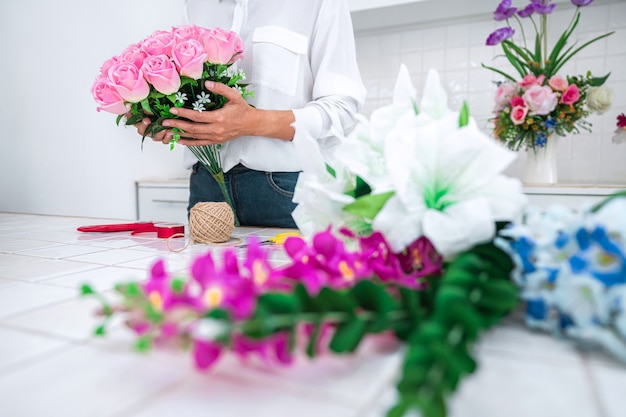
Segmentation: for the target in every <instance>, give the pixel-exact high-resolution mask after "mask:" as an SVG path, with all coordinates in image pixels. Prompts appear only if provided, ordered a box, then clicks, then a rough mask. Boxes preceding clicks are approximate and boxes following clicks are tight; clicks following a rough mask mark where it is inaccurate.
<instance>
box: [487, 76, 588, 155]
mask: <svg viewBox="0 0 626 417" xmlns="http://www.w3.org/2000/svg"><path fill="white" fill-rule="evenodd" d="M592 80H593V79H592V78H591V77H590V76H588V77H567V78H563V77H561V76H559V75H554V76H552V77H551V78H549V79H547V78H546V77H545V76H544V75H540V76H539V77H535V76H534V75H532V74H529V75H526V76H525V77H524V78H523V79H522V80H521V81H517V82H514V81H506V82H502V83H501V84H500V85H499V86H498V88H497V90H496V93H495V106H494V113H495V118H494V135H495V136H496V138H498V140H500V141H501V142H503V143H504V144H506V146H507V147H508V148H510V149H512V150H515V151H517V150H520V149H536V148H537V147H543V146H545V145H546V143H547V141H548V138H549V137H550V136H551V135H553V134H556V135H558V136H565V135H566V134H568V133H578V132H579V131H580V129H585V130H590V128H591V124H590V123H589V122H587V121H586V120H585V118H586V117H587V116H589V115H590V114H591V112H592V109H591V108H590V106H589V105H588V103H587V100H586V99H587V95H588V93H589V91H590V85H591V83H592Z"/></svg>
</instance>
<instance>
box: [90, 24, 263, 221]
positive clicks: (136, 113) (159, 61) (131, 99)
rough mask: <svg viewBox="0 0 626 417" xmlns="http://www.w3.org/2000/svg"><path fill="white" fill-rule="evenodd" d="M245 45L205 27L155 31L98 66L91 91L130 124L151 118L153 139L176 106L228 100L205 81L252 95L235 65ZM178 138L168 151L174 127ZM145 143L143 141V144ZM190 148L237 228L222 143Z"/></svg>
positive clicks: (202, 106) (207, 107) (211, 106)
mask: <svg viewBox="0 0 626 417" xmlns="http://www.w3.org/2000/svg"><path fill="white" fill-rule="evenodd" d="M243 50H244V48H243V42H242V41H241V39H240V38H239V36H238V35H237V34H236V33H235V32H232V31H227V30H224V29H221V28H214V29H206V28H203V27H200V26H196V25H184V26H175V27H173V28H172V30H171V31H169V32H168V31H162V30H159V31H156V32H154V33H153V34H152V35H150V36H148V37H147V38H145V39H143V40H141V41H140V42H137V43H135V44H132V45H130V46H128V47H127V48H126V49H125V50H124V51H122V53H121V54H120V55H118V56H114V57H112V58H110V59H108V60H106V61H105V62H104V63H103V64H102V66H101V67H100V72H99V74H98V76H97V77H96V79H95V81H94V83H93V85H92V87H91V93H92V95H93V98H94V100H95V101H96V103H97V104H98V107H97V108H96V109H97V110H98V111H106V112H109V113H113V114H117V115H118V117H117V123H118V124H119V123H120V121H121V120H122V118H125V119H126V122H125V124H126V125H135V124H137V123H139V122H140V121H142V120H143V119H144V118H149V119H150V120H152V123H150V124H149V125H148V126H147V127H146V130H145V133H144V137H143V139H145V136H146V135H154V134H155V133H158V132H160V131H162V130H165V129H167V128H166V127H164V126H163V125H162V122H163V120H165V119H174V118H178V117H179V116H177V115H174V114H172V113H171V112H170V109H171V108H172V107H184V108H188V109H193V110H197V111H199V112H203V111H211V110H216V109H220V108H222V107H223V106H224V104H226V98H224V97H223V96H220V95H217V94H214V93H212V92H211V91H209V90H207V89H206V88H205V82H206V81H213V82H219V83H223V84H226V85H228V86H230V87H232V88H234V89H236V90H238V91H239V92H240V93H241V95H242V96H243V97H244V98H247V97H250V96H253V92H252V91H249V90H248V85H247V84H244V83H242V81H243V80H245V74H244V73H243V71H241V70H239V71H236V70H234V67H233V64H235V63H236V62H237V61H238V60H240V59H241V58H242V57H243V55H242V54H243ZM172 131H173V132H174V139H173V140H172V141H171V142H170V148H173V146H174V144H175V143H176V142H177V140H178V139H180V134H181V133H184V132H182V131H181V130H179V129H172ZM143 139H142V140H143ZM188 149H189V150H191V152H192V153H193V154H194V155H195V156H196V157H197V158H198V160H199V161H200V162H201V163H202V164H203V165H204V166H205V167H206V168H207V170H208V171H209V172H210V173H211V175H212V176H213V178H215V180H216V181H217V183H218V185H219V186H220V189H221V191H222V194H223V195H224V199H225V201H226V202H227V203H228V204H229V205H230V207H231V208H232V209H233V213H234V214H235V216H234V218H235V225H236V226H238V225H239V221H238V219H237V215H236V213H235V208H234V206H233V204H232V202H231V200H230V195H229V194H228V192H227V191H226V187H225V184H224V174H223V171H222V167H221V162H220V158H219V149H220V145H206V146H190V147H188Z"/></svg>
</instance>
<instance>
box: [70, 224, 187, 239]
mask: <svg viewBox="0 0 626 417" xmlns="http://www.w3.org/2000/svg"><path fill="white" fill-rule="evenodd" d="M76 230H78V231H79V232H100V233H111V232H131V233H130V234H131V235H136V234H139V233H154V232H156V234H157V237H159V238H164V239H167V238H169V237H173V236H174V235H176V237H179V235H180V237H182V235H184V233H185V226H184V225H182V224H179V223H163V222H159V223H154V222H135V223H117V224H95V225H92V226H80V227H78V228H77V229H76Z"/></svg>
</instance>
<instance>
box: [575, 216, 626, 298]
mask: <svg viewBox="0 0 626 417" xmlns="http://www.w3.org/2000/svg"><path fill="white" fill-rule="evenodd" d="M576 241H577V243H578V246H579V247H580V251H579V252H578V253H576V254H574V255H573V256H571V257H570V258H569V260H568V262H569V265H570V268H571V270H572V272H573V273H575V274H589V275H590V276H592V277H594V278H595V279H597V280H599V281H600V282H602V283H603V284H604V285H605V286H607V287H611V286H613V285H618V284H625V283H626V253H624V249H622V248H621V247H620V246H619V245H617V244H616V243H615V242H614V241H613V240H612V239H611V237H610V236H609V234H608V233H607V231H606V229H605V228H604V227H602V226H597V227H596V228H595V229H594V230H593V231H592V232H591V233H590V232H588V231H587V230H585V229H583V228H581V229H580V230H578V232H577V233H576Z"/></svg>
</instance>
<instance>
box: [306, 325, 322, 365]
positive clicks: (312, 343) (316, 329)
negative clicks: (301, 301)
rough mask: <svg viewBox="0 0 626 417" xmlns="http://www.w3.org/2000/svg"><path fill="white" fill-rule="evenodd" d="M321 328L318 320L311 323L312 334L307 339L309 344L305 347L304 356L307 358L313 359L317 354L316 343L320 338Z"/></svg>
mask: <svg viewBox="0 0 626 417" xmlns="http://www.w3.org/2000/svg"><path fill="white" fill-rule="evenodd" d="M321 327H322V325H321V322H320V321H319V320H318V321H316V322H315V323H313V332H312V333H311V336H310V337H309V342H308V343H307V347H306V354H307V356H308V357H309V358H313V357H315V354H316V353H317V342H318V339H319V337H320V332H321Z"/></svg>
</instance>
